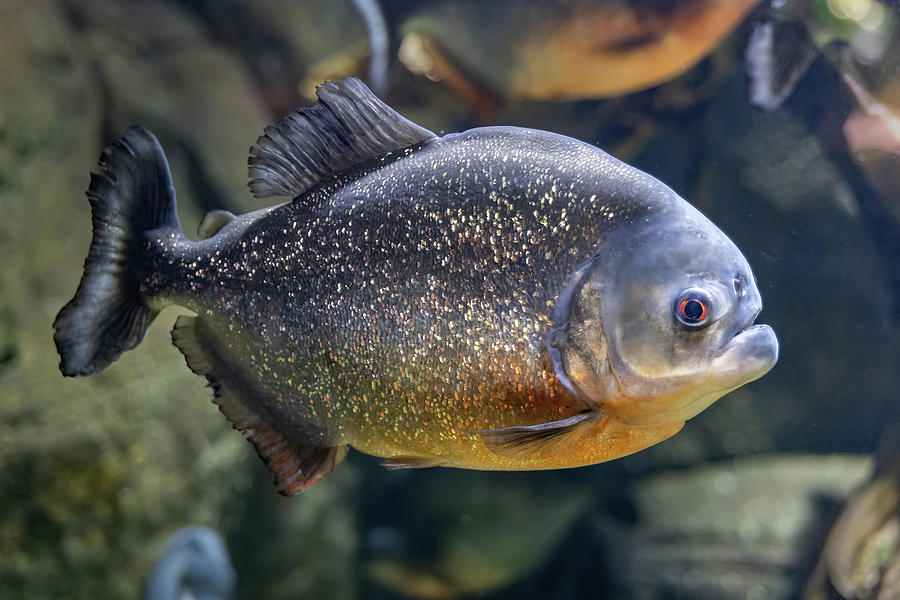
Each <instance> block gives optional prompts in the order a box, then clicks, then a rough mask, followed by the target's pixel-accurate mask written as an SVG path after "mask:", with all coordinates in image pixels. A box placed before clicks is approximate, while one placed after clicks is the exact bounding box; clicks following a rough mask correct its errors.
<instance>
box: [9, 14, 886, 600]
mask: <svg viewBox="0 0 900 600" xmlns="http://www.w3.org/2000/svg"><path fill="white" fill-rule="evenodd" d="M723 1H724V2H730V1H732V0H723ZM733 2H734V3H735V4H734V5H735V6H737V4H738V0H733ZM717 4H718V2H716V1H714V0H708V1H707V0H682V1H680V2H678V1H674V0H673V1H672V2H669V3H665V2H663V3H661V2H659V1H656V0H645V1H641V0H635V1H633V2H624V1H617V0H609V1H603V0H595V1H594V2H587V1H581V2H578V1H573V2H562V1H556V0H535V1H533V2H526V1H524V0H519V1H515V2H508V3H507V2H475V1H467V2H449V1H448V2H429V1H422V2H385V3H382V4H381V8H382V9H383V13H382V15H381V18H383V19H384V30H381V29H379V28H378V27H374V28H373V24H372V21H371V20H370V22H369V25H368V26H367V24H366V21H365V20H364V19H363V18H361V16H360V14H361V7H362V8H363V9H364V8H365V7H366V6H370V5H371V4H370V3H367V2H356V3H354V2H350V1H349V0H348V1H342V0H302V1H295V2H287V1H283V2H282V1H276V0H255V1H253V2H250V1H246V2H241V1H238V0H33V1H26V0H0V209H2V218H0V598H134V597H142V596H143V594H144V589H145V586H146V585H147V582H148V578H149V577H150V574H151V572H152V571H153V568H154V565H155V564H156V562H157V560H158V559H159V558H160V556H161V554H163V553H164V551H165V548H166V544H167V542H168V540H169V539H170V538H171V536H172V535H173V534H175V533H176V532H177V531H179V530H180V529H181V528H182V527H185V526H187V525H202V526H206V527H209V528H211V529H212V530H214V531H216V532H218V533H219V534H221V536H223V539H224V541H225V544H226V546H227V549H228V554H229V555H230V559H231V563H232V565H233V569H234V577H235V579H234V590H233V597H235V598H240V599H244V598H272V599H282V598H285V599H286V598H335V599H345V598H346V599H350V598H362V599H387V598H466V597H478V598H491V599H494V598H496V599H500V598H517V599H522V598H639V599H640V598H647V599H650V598H713V599H716V598H747V599H750V600H766V599H769V600H771V599H783V598H797V597H805V598H842V597H845V598H879V599H884V598H900V558H898V556H900V549H898V548H900V452H898V448H900V444H898V442H897V440H898V436H900V434H898V433H897V432H898V425H897V424H898V422H900V402H898V390H900V338H898V333H900V225H898V222H900V192H898V190H900V126H898V125H897V123H898V121H897V118H898V117H897V116H896V115H898V114H900V43H898V42H897V35H896V33H895V29H896V22H897V19H898V10H900V9H898V7H897V6H896V4H894V3H893V2H878V1H876V0H845V1H838V0H828V1H827V2H826V1H825V0H821V1H818V0H808V1H806V0H794V1H793V2H790V1H788V2H779V3H777V4H778V5H780V6H782V10H781V12H777V11H776V10H775V8H773V6H771V5H769V4H767V3H765V2H746V3H742V4H746V5H747V6H746V8H745V9H741V12H742V15H741V17H740V18H735V23H734V26H733V27H729V28H728V29H727V31H723V32H722V34H721V36H717V37H716V39H715V40H711V41H710V43H709V46H710V51H709V52H708V53H704V56H703V57H702V58H701V59H700V60H699V62H696V64H694V61H691V60H687V59H685V60H684V62H683V63H682V64H681V65H680V66H679V68H678V69H677V73H675V74H673V75H672V76H670V77H666V78H665V79H666V80H665V81H664V82H662V83H661V85H657V83H658V82H650V83H646V84H641V83H635V84H634V85H636V86H638V87H639V88H640V89H637V90H634V91H631V90H629V91H628V93H626V92H622V91H614V92H609V91H606V89H605V88H604V86H602V85H599V84H598V85H597V86H596V87H595V88H592V87H591V85H586V84H585V82H586V81H587V82H588V83H590V81H591V80H590V78H591V77H594V75H593V71H592V70H591V69H592V68H593V66H592V64H591V63H593V62H596V61H599V60H615V52H613V53H612V55H613V58H610V56H609V53H603V52H595V53H593V54H592V51H591V50H590V48H578V47H576V48H575V50H571V51H560V50H559V48H560V45H561V44H562V45H564V42H565V41H566V39H567V37H566V36H567V35H568V34H567V33H566V31H567V30H565V28H564V27H560V28H559V31H556V32H554V30H553V24H554V23H557V22H563V21H559V19H562V17H559V15H560V14H562V15H568V16H566V18H570V17H571V19H572V22H574V23H576V24H577V23H578V20H579V19H584V21H583V22H584V23H587V24H588V25H589V26H590V27H591V28H596V35H597V36H598V38H603V36H604V35H609V33H610V31H611V30H613V31H614V30H616V28H620V27H626V26H627V23H628V21H627V19H626V20H625V21H616V20H614V19H612V18H611V17H610V18H607V19H605V20H604V19H596V18H595V17H596V14H595V12H596V13H597V14H600V15H601V17H603V16H615V15H620V16H621V15H622V14H624V15H626V16H627V15H629V14H631V12H630V11H631V10H632V9H635V10H637V13H636V14H637V15H638V16H639V17H641V16H642V15H643V18H650V17H651V16H652V18H654V19H656V20H657V21H656V25H655V26H656V27H658V30H654V31H656V33H653V35H657V34H658V31H663V32H665V31H668V30H670V29H672V30H678V28H679V27H686V25H685V23H688V24H690V23H697V22H698V21H699V20H701V19H702V18H703V16H704V11H715V10H719V8H716V5H717ZM784 5H788V8H789V9H792V10H788V11H785V10H783V6H784ZM661 6H662V8H660V7H661ZM604 11H607V12H604ZM641 11H646V12H641ZM743 13H746V14H743ZM648 15H649V16H648ZM878 15H880V18H881V21H878V22H877V23H875V25H872V23H873V22H874V20H876V17H878ZM773 22H779V23H780V24H784V23H788V22H789V23H788V24H789V25H790V27H792V28H793V30H794V31H801V32H806V33H807V34H808V35H809V38H810V40H812V42H813V45H812V46H809V44H807V47H808V48H812V49H810V50H809V51H808V60H807V66H808V70H803V71H802V73H801V75H802V77H800V76H798V80H797V82H796V88H795V89H792V91H791V93H790V94H789V95H788V96H787V97H786V99H785V101H784V102H783V103H781V104H780V105H779V106H777V107H772V109H771V110H769V109H763V108H760V107H759V106H757V105H755V104H754V102H752V101H751V96H752V94H751V92H750V90H749V88H748V85H749V83H748V82H749V81H750V78H749V77H748V71H749V70H748V60H750V59H749V58H748V54H750V53H751V51H752V50H754V47H753V46H752V45H750V44H749V40H751V39H752V38H753V37H754V35H755V34H756V33H757V32H758V31H760V29H759V27H760V24H761V23H773ZM548 23H549V25H548ZM622 23H625V25H623V24H622ZM376 25H377V23H376ZM585 27H587V25H585ZM548 31H549V32H550V33H548ZM590 31H591V32H594V29H591V30H590ZM860 31H862V34H865V35H870V34H872V32H873V31H876V32H877V33H878V35H879V36H881V37H880V38H879V39H880V41H879V43H880V44H881V46H878V48H876V50H877V52H875V51H867V50H866V49H867V48H869V50H871V48H870V47H869V46H871V44H870V45H869V46H866V44H864V43H861V42H859V39H860V38H859V37H858V36H857V34H859V32H860ZM379 32H380V33H379ZM381 34H386V35H381ZM592 34H593V33H592ZM691 35H698V36H702V35H704V31H703V30H702V29H701V30H700V31H699V33H698V32H696V31H695V32H694V33H691ZM865 35H864V37H865ZM873 35H874V34H873ZM870 37H871V35H870ZM863 41H865V40H863ZM644 42H646V39H644V38H642V37H640V36H637V37H636V38H634V39H628V40H625V41H622V43H621V46H620V47H619V48H617V49H616V50H617V51H618V52H620V53H622V52H626V51H631V50H633V49H637V50H640V47H641V45H642V44H643V43H644ZM807 42H809V40H807ZM796 43H797V44H799V43H800V42H796ZM379 44H383V46H384V48H385V54H384V56H386V57H387V60H386V62H382V63H381V64H380V66H379V64H378V63H377V61H372V60H371V57H370V56H369V55H370V51H369V50H370V48H371V47H375V48H377V47H378V45H379ZM860 44H862V45H860ZM877 45H878V44H876V46H877ZM576 46H577V45H576ZM860 47H862V50H860ZM748 48H750V50H748ZM398 57H399V58H398ZM556 57H565V60H566V61H568V62H567V64H566V65H565V68H564V69H563V68H562V67H559V68H558V69H556V68H555V67H554V65H553V63H552V61H553V60H556ZM373 62H374V63H375V64H374V65H373ZM523 64H524V65H526V67H523V66H522V65H523ZM548 64H549V66H548ZM528 65H531V66H534V65H537V66H534V68H531V67H528ZM373 66H374V67H375V68H372V67H373ZM379 69H380V71H379ZM529 69H530V70H529ZM548 69H549V71H548ZM554 70H559V71H566V72H570V73H571V75H567V77H569V78H568V79H566V77H561V78H557V80H556V82H555V83H554V87H553V88H552V90H549V88H548V87H546V86H543V85H542V84H543V83H546V77H547V76H548V75H546V74H547V73H550V72H553V71H554ZM523 73H524V74H523ZM541 73H545V75H544V76H541V75H540V74H541ZM346 74H357V75H359V76H361V77H362V78H363V79H364V80H367V81H369V83H370V84H373V85H375V84H378V82H379V81H380V82H381V83H380V84H379V85H380V89H379V90H378V91H379V94H380V95H381V96H382V98H384V99H385V101H386V102H387V103H388V104H389V105H390V106H392V107H393V108H395V109H396V110H397V111H398V112H400V113H401V114H403V115H404V116H406V117H408V118H409V119H411V120H413V121H415V122H417V123H419V124H421V125H422V126H424V127H427V128H428V129H430V130H432V131H434V132H436V133H439V134H441V133H445V132H453V131H461V130H464V129H467V128H471V127H476V126H479V125H486V124H508V125H518V126H526V127H534V128H540V129H546V130H550V131H554V132H557V133H561V134H565V135H569V136H572V137H575V138H578V139H580V140H583V141H586V142H588V143H591V144H594V145H597V146H599V147H601V148H603V149H605V150H606V151H608V152H610V153H611V154H613V155H615V156H616V157H618V158H620V159H622V160H625V161H626V162H629V163H630V164H632V165H634V166H636V167H638V168H640V169H642V170H644V171H646V172H648V173H650V174H652V175H654V176H656V177H658V178H659V179H661V180H662V181H664V182H665V183H666V184H668V185H670V186H671V187H672V188H673V189H675V190H676V191H677V192H678V193H679V194H680V195H682V196H683V197H684V198H686V199H687V200H688V201H690V202H691V203H693V204H694V205H695V206H697V207H698V208H700V209H701V210H702V211H703V212H704V213H705V214H706V215H708V216H709V217H710V218H711V219H712V220H713V221H714V222H715V223H716V224H717V225H718V226H719V227H721V228H722V230H723V231H725V232H726V233H727V234H728V235H729V236H730V237H731V238H732V239H733V240H734V241H735V243H736V244H737V245H738V247H740V248H741V250H742V251H743V252H744V253H745V255H746V256H747V258H748V260H749V262H750V264H751V265H752V266H753V269H754V272H755V274H756V276H757V279H758V283H759V287H760V291H761V293H762V296H763V298H764V302H765V307H764V311H763V314H762V317H761V320H762V321H763V322H766V323H769V324H771V325H772V326H773V327H774V329H775V331H776V332H777V333H778V336H779V340H780V343H781V358H780V360H779V363H778V364H777V365H776V367H775V368H774V369H773V370H772V371H771V372H770V373H769V374H767V375H766V376H765V377H763V378H762V379H760V380H758V381H756V382H753V383H751V384H749V385H746V386H744V387H742V388H740V389H738V390H736V391H734V392H732V393H731V394H728V395H727V396H726V397H724V398H722V399H721V400H719V401H718V402H716V403H715V404H713V405H712V406H711V407H710V408H709V409H707V410H705V411H704V412H702V413H701V414H700V415H698V416H697V417H695V418H694V419H692V420H690V421H689V422H688V423H687V425H686V426H685V428H684V429H683V430H682V431H681V432H680V433H678V434H677V435H676V436H675V437H673V438H672V439H669V440H667V441H665V442H663V443H660V444H658V445H656V446H653V447H651V448H649V449H647V450H645V451H643V452H640V453H638V454H635V455H633V456H630V457H627V458H624V459H620V460H617V461H613V462H610V463H604V464H600V465H596V466H592V467H585V468H579V469H573V470H568V471H551V472H522V473H490V472H475V471H459V470H451V469H434V470H413V471H391V472H389V471H386V470H384V469H382V468H381V467H380V466H379V464H378V460H377V459H375V458H372V457H369V456H365V455H363V454H361V453H357V452H353V453H351V455H350V456H349V457H348V460H347V461H346V463H345V464H344V465H343V466H342V467H341V468H340V469H338V470H337V471H336V472H335V473H334V475H333V476H331V477H330V478H329V479H327V480H326V481H324V482H323V483H321V484H319V485H317V486H315V487H314V488H312V489H310V490H309V491H307V492H305V493H303V494H301V495H300V496H298V497H294V498H283V497H281V496H279V495H278V494H276V493H275V492H274V489H273V486H272V483H271V478H270V476H269V474H268V473H267V472H266V471H265V469H264V467H263V465H262V464H261V462H260V461H259V460H258V459H257V458H256V456H254V454H255V453H254V452H253V449H252V447H251V446H250V445H249V444H248V443H247V442H245V441H244V440H243V439H241V436H240V435H238V434H237V433H235V432H233V431H232V429H231V426H230V425H229V424H228V423H227V422H226V420H225V419H224V418H222V416H221V415H220V414H219V412H218V410H217V408H216V407H215V405H213V403H212V402H210V394H209V390H207V389H205V388H204V383H203V381H202V378H199V377H197V376H195V375H193V374H191V373H190V371H189V370H188V369H186V368H185V365H184V359H183V358H182V356H181V355H180V353H179V352H178V351H177V350H176V349H175V348H173V347H172V346H171V343H170V339H169V331H170V329H171V326H172V323H173V322H174V320H175V318H176V317H177V315H178V314H179V312H178V310H176V309H169V310H166V311H165V312H163V313H162V314H161V315H160V316H159V317H158V318H157V322H156V323H155V324H154V325H153V326H152V327H151V328H150V331H149V333H148V336H147V338H146V340H145V341H144V343H143V344H142V346H141V348H140V349H139V350H137V351H135V352H128V353H126V354H125V355H123V356H122V358H121V360H119V361H118V362H117V363H116V364H115V365H114V366H112V367H110V368H109V369H107V370H105V371H104V372H102V373H100V374H98V375H96V376H94V377H91V378H88V379H78V380H76V379H64V378H63V377H62V375H60V373H59V370H58V356H57V354H56V350H55V348H54V346H53V340H52V329H51V324H52V322H53V318H54V316H55V315H56V313H57V312H58V310H59V309H60V307H61V306H62V305H63V304H64V303H65V302H66V301H67V300H68V299H69V298H70V297H71V295H72V293H73V291H74V289H75V287H76V286H77V283H78V280H79V278H80V276H81V269H82V265H83V261H84V256H85V254H86V252H87V248H88V244H89V241H90V240H89V235H90V207H89V205H88V202H87V200H86V199H85V197H84V190H85V189H86V188H87V184H88V179H89V176H88V174H89V172H90V171H91V170H92V169H94V168H95V166H96V161H97V157H98V156H99V153H100V150H101V149H102V147H103V146H105V145H106V144H108V143H109V142H111V141H112V140H114V139H116V138H118V137H119V136H121V135H122V134H123V133H124V132H125V130H126V129H127V128H128V127H129V126H130V125H132V124H136V123H139V124H142V125H145V126H147V127H148V128H150V129H152V130H153V131H154V132H156V134H157V135H158V137H159V138H160V142H161V143H162V145H163V147H164V148H165V149H166V152H167V154H168V157H169V160H170V162H171V165H172V169H173V175H174V179H175V187H176V189H177V190H178V200H179V202H178V206H179V211H180V217H181V221H182V224H183V225H184V228H185V231H187V232H191V231H193V230H194V229H195V228H196V226H197V224H198V223H199V221H200V219H201V218H202V216H203V214H204V213H205V212H206V211H208V210H212V209H219V208H224V209H228V210H231V211H233V212H235V213H239V212H246V211H248V210H252V209H255V208H259V207H261V206H264V205H265V203H264V202H262V203H261V202H260V201H258V200H254V199H252V197H251V196H250V194H249V193H248V190H247V187H246V181H247V168H246V164H247V150H248V148H249V147H250V145H251V144H252V143H254V142H255V140H256V138H257V137H258V136H259V135H260V134H261V133H262V130H263V128H264V127H265V126H266V125H267V124H268V123H270V122H274V121H275V120H276V119H277V118H280V117H281V116H283V115H285V114H286V113H287V112H289V111H291V110H293V109H296V108H298V107H300V106H302V105H304V104H308V103H309V102H311V97H312V93H313V90H314V86H315V84H316V83H319V82H321V81H322V80H324V79H330V78H334V77H337V76H340V75H346ZM529 74H530V75H529ZM535 74H537V75H535ZM850 76H852V78H851V79H850V81H851V83H850V85H848V77H850ZM379 77H380V79H379ZM529 77H532V78H531V79H529ZM523 81H524V83H523ZM598 82H599V80H598ZM853 82H861V84H862V86H863V88H864V89H863V90H862V91H860V90H858V89H857V90H856V91H855V92H854V90H853V89H852V86H853ZM599 83H602V82H599ZM644 88H646V89H644ZM548 90H549V91H548ZM842 511H843V515H842ZM839 516H840V519H841V520H840V521H838V526H835V522H836V520H838V518H839ZM833 527H834V529H833V530H832V528H833ZM830 531H831V533H830V534H829V532H830ZM222 572H226V573H227V572H228V570H227V568H225V569H224V570H223V571H222ZM228 587H229V586H227V585H226V586H225V590H226V591H227V588H228ZM223 593H224V592H223ZM165 597H166V598H168V597H170V596H165ZM171 597H176V596H171ZM211 597H220V596H211ZM158 598H163V596H158Z"/></svg>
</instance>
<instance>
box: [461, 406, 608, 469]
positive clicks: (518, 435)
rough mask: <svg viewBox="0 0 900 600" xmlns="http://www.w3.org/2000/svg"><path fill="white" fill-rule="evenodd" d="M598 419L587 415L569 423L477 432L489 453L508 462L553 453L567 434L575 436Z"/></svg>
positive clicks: (584, 414)
mask: <svg viewBox="0 0 900 600" xmlns="http://www.w3.org/2000/svg"><path fill="white" fill-rule="evenodd" d="M596 418H597V414H596V413H595V412H593V411H588V412H583V413H581V414H578V415H575V416H574V417H569V418H568V419H562V420H561V421H551V422H550V423H541V424H539V425H527V426H515V427H504V428H503V429H483V430H481V431H479V432H478V435H480V436H481V439H482V440H483V441H484V445H485V446H487V448H488V450H490V451H491V452H493V453H494V454H499V455H500V456H506V457H509V458H521V457H522V456H525V455H528V454H532V453H539V454H546V453H548V452H552V451H553V450H555V449H556V448H557V447H558V446H559V444H560V443H561V442H562V441H563V440H564V439H565V437H566V435H567V434H569V433H572V432H573V431H574V430H575V429H577V428H579V426H581V425H582V424H583V423H585V422H586V421H589V420H595V419H596Z"/></svg>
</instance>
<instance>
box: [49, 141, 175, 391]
mask: <svg viewBox="0 0 900 600" xmlns="http://www.w3.org/2000/svg"><path fill="white" fill-rule="evenodd" d="M98 166H99V173H91V184H90V187H89V188H88V191H87V197H88V200H90V203H91V220H92V222H93V226H94V239H93V241H92V242H91V248H90V250H89V251H88V255H87V259H85V261H84V275H83V276H82V278H81V284H79V286H78V291H76V292H75V297H74V298H72V300H70V301H69V303H68V304H66V305H65V306H64V307H63V309H62V310H61V311H59V315H57V317H56V321H55V322H54V323H53V328H54V329H55V330H56V333H55V335H54V336H53V339H54V341H55V342H56V349H57V351H58V352H59V355H60V358H61V360H60V365H59V369H60V371H62V373H63V375H67V376H80V375H90V374H92V373H96V372H97V371H100V370H101V369H103V368H105V367H106V366H107V365H109V364H110V363H112V362H113V361H114V360H116V359H117V358H119V355H121V354H122V352H124V351H126V350H130V349H132V348H134V347H135V346H137V345H138V344H139V343H140V342H141V340H142V339H143V337H144V334H145V333H146V331H147V327H149V325H150V322H151V321H152V320H153V318H154V317H155V316H156V313H157V311H155V310H153V309H152V308H150V307H149V306H147V304H146V302H145V300H144V298H142V296H141V292H140V287H141V285H140V284H141V281H140V277H141V275H140V274H141V273H142V272H143V270H144V268H146V267H145V266H144V265H145V264H146V262H147V258H148V256H147V254H148V253H149V250H148V246H147V244H146V238H145V236H144V235H143V234H144V232H147V231H153V230H158V229H175V230H176V231H178V232H179V233H180V231H181V228H180V225H179V223H178V215H177V214H176V212H175V189H174V187H173V186H172V176H171V174H170V173H169V165H168V163H167V162H166V156H165V154H164V153H163V150H162V148H161V147H160V145H159V142H158V141H157V140H156V137H155V136H154V135H153V134H152V133H150V132H149V131H147V130H146V129H144V128H143V127H137V126H136V127H132V128H131V129H129V130H128V133H126V134H125V136H124V137H123V138H122V139H120V140H119V141H117V142H115V143H113V144H111V145H109V146H107V147H106V149H105V150H103V154H102V155H101V156H100V162H99V165H98Z"/></svg>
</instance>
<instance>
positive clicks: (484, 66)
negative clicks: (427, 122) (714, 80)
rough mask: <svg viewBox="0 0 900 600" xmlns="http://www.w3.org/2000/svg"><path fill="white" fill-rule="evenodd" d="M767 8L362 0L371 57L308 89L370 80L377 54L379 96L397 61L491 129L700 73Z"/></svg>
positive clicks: (358, 56)
mask: <svg viewBox="0 0 900 600" xmlns="http://www.w3.org/2000/svg"><path fill="white" fill-rule="evenodd" d="M758 3H759V0H686V1H680V2H668V1H659V0H649V1H648V0H645V1H641V2H627V1H624V0H575V1H572V2H558V1H555V0H513V1H512V2H502V3H499V2H498V3H485V2H480V1H479V0H464V1H462V2H439V1H426V2H405V1H398V0H354V4H355V5H356V6H357V7H358V8H359V11H360V14H362V15H364V18H365V20H366V24H367V28H368V31H369V39H370V48H365V47H363V46H356V47H353V48H351V49H349V50H346V51H344V52H342V53H340V54H338V55H334V56H332V57H329V58H328V59H327V60H325V61H323V62H322V63H320V64H318V65H314V66H313V67H312V68H311V70H310V73H309V74H308V75H307V77H306V78H305V79H304V83H303V84H301V90H302V91H304V92H305V95H307V97H310V98H311V97H312V95H311V94H312V90H314V87H315V85H316V83H317V82H318V81H322V80H329V79H333V78H335V77H338V76H343V75H361V73H360V65H362V64H363V62H364V60H365V58H366V56H367V55H368V56H369V57H370V58H369V63H368V64H369V66H368V78H369V81H370V82H371V83H373V84H374V86H375V89H376V91H379V92H382V93H384V92H387V91H388V85H389V83H390V75H389V69H390V68H391V65H392V63H393V62H394V60H395V57H396V59H397V60H399V62H400V63H402V65H403V66H405V67H406V68H407V69H409V71H411V72H412V73H415V74H417V75H422V76H425V77H427V78H428V79H431V80H433V81H440V82H441V83H442V84H443V85H445V86H446V87H447V88H448V89H449V90H450V91H451V92H452V93H453V94H455V95H457V96H458V97H459V98H461V99H463V100H464V101H465V102H466V103H467V104H469V105H470V106H471V107H472V109H473V110H474V111H475V112H476V113H478V114H481V115H483V117H485V118H486V119H487V120H490V118H491V116H492V115H494V114H496V112H497V111H498V110H499V109H500V108H501V107H502V106H503V105H504V104H505V103H507V102H509V101H510V100H513V99H531V100H544V101H546V100H574V99H583V98H609V97H615V96H623V95H626V94H630V93H634V92H637V91H641V90H644V89H647V88H651V87H654V86H657V85H659V84H661V83H664V82H666V81H669V80H671V79H674V78H675V77H678V76H679V75H681V74H683V73H685V72H686V71H688V70H689V69H691V68H692V67H693V66H695V65H696V64H697V63H698V62H699V61H700V60H701V59H702V58H704V57H705V56H706V55H707V54H708V53H709V52H711V51H712V50H713V49H714V48H715V47H716V46H717V45H718V44H719V43H720V42H721V41H722V39H723V38H724V37H725V36H726V35H728V34H729V33H730V32H731V31H732V30H733V29H734V28H735V27H737V26H738V25H739V24H740V23H741V21H742V20H743V19H744V17H745V16H746V15H747V14H748V13H749V12H750V11H751V10H752V9H753V8H754V7H755V6H756V5H757V4H758ZM510 23H514V26H512V27H510V26H508V25H509V24H510ZM392 54H395V56H394V55H392Z"/></svg>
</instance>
